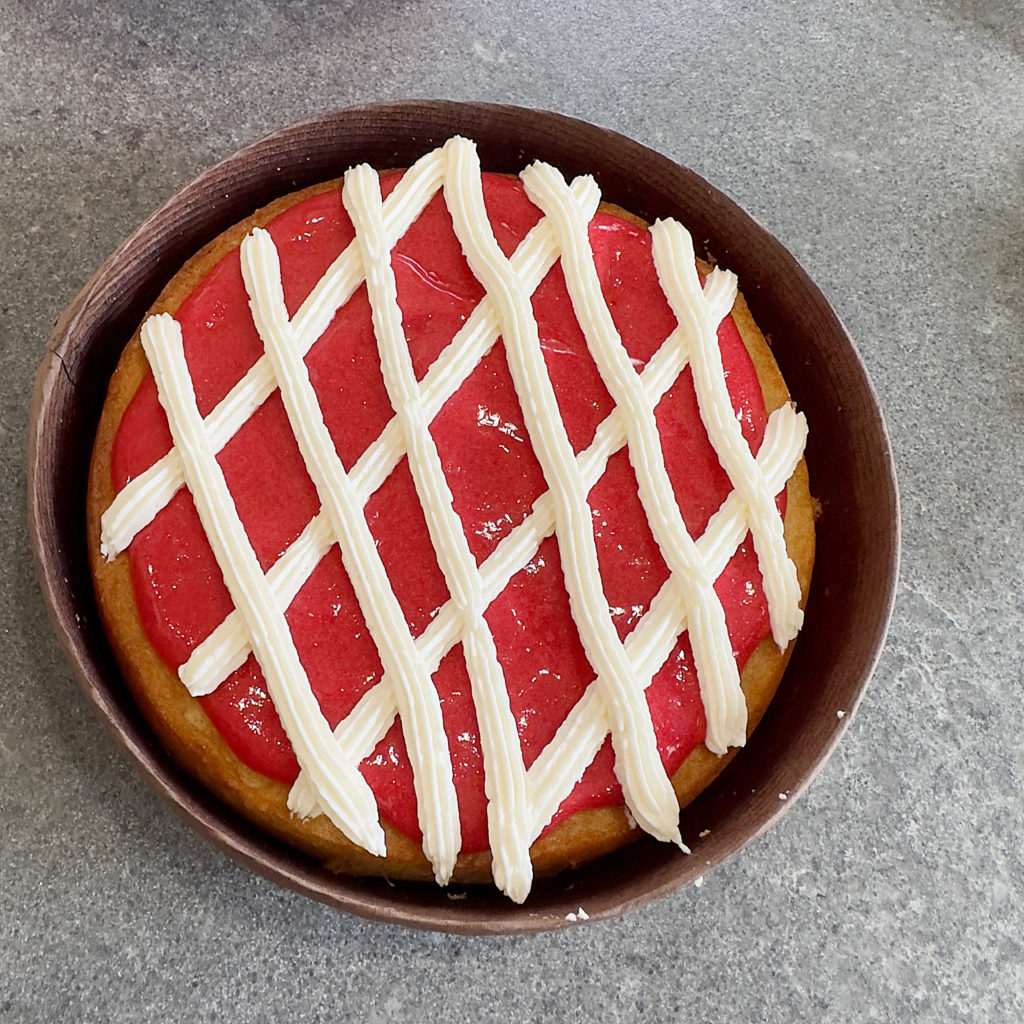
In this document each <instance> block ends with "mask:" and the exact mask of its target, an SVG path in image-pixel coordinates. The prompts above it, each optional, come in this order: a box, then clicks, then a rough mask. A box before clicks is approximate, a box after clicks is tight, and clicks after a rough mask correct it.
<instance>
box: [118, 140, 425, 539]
mask: <svg viewBox="0 0 1024 1024" xmlns="http://www.w3.org/2000/svg"><path fill="white" fill-rule="evenodd" d="M443 166H444V161H443V159H442V155H441V151H440V150H434V151H433V152H431V153H428V154H427V155H426V156H424V157H422V158H421V159H420V160H418V161H417V162H416V163H415V164H414V165H413V166H412V167H411V168H409V170H408V171H407V172H406V174H405V175H404V176H403V177H402V180H401V181H400V182H399V183H398V184H397V185H396V186H395V189H394V191H393V192H392V193H391V195H389V196H388V198H387V201H386V202H385V204H384V208H385V218H386V220H387V230H388V237H389V238H390V239H391V240H392V242H391V244H392V245H394V244H395V242H397V241H398V239H399V238H401V237H402V235H404V234H405V232H406V231H408V230H409V226H410V225H411V224H412V222H413V221H414V220H416V218H417V217H418V216H419V215H420V213H421V212H422V210H423V207H424V206H426V205H427V203H428V202H430V200H431V198H432V197H433V196H434V193H436V192H437V190H438V189H439V188H440V187H441V174H442V170H443ZM361 283H362V261H361V260H360V258H359V253H358V252H357V250H356V248H355V244H354V243H353V244H350V245H348V246H347V247H346V248H345V249H344V250H343V251H342V252H341V254H340V255H339V256H338V257H337V259H336V260H335V261H334V263H333V264H332V265H331V266H330V267H329V268H328V270H327V273H326V274H325V275H324V276H323V278H321V280H320V281H319V282H318V283H317V285H316V287H315V288H314V289H313V290H312V292H310V294H309V296H307V298H306V300H305V302H303V304H302V306H301V307H300V308H299V310H298V311H297V313H296V314H295V333H296V334H297V335H298V336H299V337H300V338H302V339H303V340H305V341H308V344H309V346H310V347H312V345H313V342H315V341H316V339H317V338H319V337H320V335H321V334H323V332H324V331H325V330H327V327H328V325H329V324H330V322H331V320H332V319H333V318H334V315H335V313H337V311H338V310H339V309H340V308H341V307H342V306H343V305H344V304H345V303H346V302H348V300H349V299H350V298H351V297H352V293H353V292H355V290H356V289H357V288H358V287H359V285H360V284H361ZM307 351H308V349H307ZM305 354H306V353H305V352H302V353H301V355H303V356H304V355H305ZM276 386H277V385H276V382H275V380H274V374H273V372H272V370H271V368H270V363H269V362H268V360H267V357H266V356H261V357H260V358H259V359H258V360H257V361H256V362H255V363H254V364H253V365H252V366H251V367H250V368H249V370H248V372H247V373H246V374H245V376H244V377H242V379H241V380H240V381H239V382H238V383H237V384H236V385H235V386H234V387H233V388H232V389H231V391H230V392H229V393H228V394H227V395H226V396H225V397H224V398H223V399H222V400H221V402H220V403H219V404H218V405H217V406H216V408H215V409H214V410H213V412H211V413H210V415H209V416H208V417H207V419H206V432H207V434H208V436H209V438H210V443H211V444H212V445H213V449H214V451H215V452H219V451H220V450H221V448H223V447H224V445H226V444H227V443H228V441H230V440H231V438H232V437H234V436H235V434H236V433H237V432H238V430H239V428H240V427H241V426H242V424H243V423H245V422H246V421H247V420H248V419H249V417H250V416H252V414H253V413H254V412H255V411H256V410H257V409H258V408H259V407H260V406H261V405H262V404H263V403H264V402H265V401H266V400H267V398H269V397H270V395H271V394H272V393H273V391H274V389H275V387H276ZM183 482H184V477H183V476H182V467H181V459H180V457H179V456H178V453H177V452H176V451H175V450H174V449H173V448H172V449H171V450H170V451H169V452H168V453H167V454H166V455H165V456H164V457H163V458H162V459H159V460H157V462H155V463H154V464H153V465H152V466H151V467H150V468H149V469H148V470H147V471H146V472H145V473H143V474H141V475H140V476H138V477H136V478H135V479H133V480H131V481H129V482H128V483H127V484H126V485H125V486H124V487H123V488H122V489H121V490H120V491H119V492H118V494H117V497H116V498H115V499H114V501H113V502H112V503H111V505H110V507H109V508H108V509H107V510H106V511H105V512H104V513H103V518H102V521H101V534H100V550H101V552H102V553H103V555H104V556H105V557H106V558H108V559H109V558H116V557H117V556H118V555H119V554H120V553H121V552H122V551H124V550H125V549H126V548H127V547H128V545H129V544H130V543H131V542H132V538H133V537H134V536H135V534H136V533H138V532H139V530H141V529H142V528H143V527H144V526H146V525H148V524H149V523H150V522H152V520H153V517H154V516H155V515H156V514H157V512H159V511H160V510H161V509H162V508H163V507H164V506H165V505H166V504H167V503H168V502H169V501H170V500H171V498H173V497H174V495H175V494H177V492H178V490H179V489H180V488H181V486H182V484H183Z"/></svg>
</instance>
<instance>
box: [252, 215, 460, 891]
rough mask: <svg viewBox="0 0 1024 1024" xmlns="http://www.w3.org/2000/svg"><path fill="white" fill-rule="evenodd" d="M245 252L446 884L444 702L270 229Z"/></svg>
mask: <svg viewBox="0 0 1024 1024" xmlns="http://www.w3.org/2000/svg"><path fill="white" fill-rule="evenodd" d="M241 258H242V276H243V278H244V280H245V286H246V289H247V291H248V293H249V300H250V308H251V309H252V314H253V322H254V323H255V325H256V329H257V331H258V332H259V335H260V337H261V338H262V339H263V342H264V345H265V346H266V354H267V356H268V357H269V358H270V361H271V364H272V367H273V371H274V375H275V377H276V379H277V382H278V387H279V389H280V393H281V398H282V401H283V403H284V407H285V411H286V413H287V415H288V420H289V422H290V424H291V427H292V430H293V432H294V434H295V439H296V442H297V443H298V446H299V451H300V452H301V453H302V457H303V460H304V462H305V464H306V469H307V471H308V472H309V475H310V478H311V479H312V481H313V483H314V485H315V486H316V490H317V494H318V495H319V497H320V501H321V505H322V508H323V511H324V512H325V513H326V514H327V517H328V520H329V521H330V524H331V529H332V531H333V533H334V535H335V537H336V538H337V540H338V546H339V548H340V551H341V557H342V561H343V563H344V565H345V570H346V572H347V573H348V576H349V579H350V580H351V582H352V586H353V589H354V590H355V593H356V597H357V599H358V601H359V606H360V608H361V610H362V612H363V617H364V619H365V620H366V625H367V629H368V630H369V632H370V635H371V637H372V638H373V641H374V643H375V645H376V647H377V651H378V654H379V656H380V659H381V664H382V665H383V667H384V670H385V672H387V673H388V675H389V676H390V677H391V679H392V681H393V683H394V684H395V686H394V692H395V698H396V701H397V704H398V712H399V715H400V716H401V718H402V728H403V732H404V734H405V737H406V741H407V746H408V750H409V759H410V761H411V763H412V770H413V785H414V788H415V791H416V798H417V808H418V813H419V824H420V828H421V830H422V832H423V851H424V853H425V854H426V856H427V859H428V860H429V861H430V863H431V865H432V867H433V869H434V874H435V877H436V878H437V881H438V882H439V883H440V884H442V885H445V884H447V882H448V880H449V879H450V878H451V874H452V871H453V869H454V867H455V859H456V857H457V856H458V853H459V849H460V847H461V842H462V832H461V827H460V824H459V812H458V800H457V797H456V793H455V783H454V779H453V774H452V762H451V756H450V754H449V751H448V738H447V735H446V734H445V730H444V720H443V718H442V715H441V703H440V699H439V697H438V694H437V690H436V689H435V687H434V685H433V682H432V680H431V678H430V672H429V670H428V668H427V666H426V665H425V663H424V661H423V658H422V657H421V656H420V654H419V651H418V650H417V649H416V645H415V643H414V642H413V638H412V635H411V634H410V632H409V627H408V625H407V624H406V621H405V616H404V614H403V612H402V608H401V605H400V604H399V602H398V598H397V597H396V596H395V593H394V590H393V589H392V587H391V581H390V579H389V578H388V575H387V571H386V570H385V568H384V565H383V563H382V561H381V559H380V555H379V553H378V550H377V546H376V543H375V541H374V538H373V534H372V533H371V532H370V528H369V526H368V525H367V522H366V517H365V515H364V514H363V505H362V503H361V502H360V501H359V496H358V494H357V492H356V489H355V487H354V486H353V484H352V481H351V479H350V478H349V476H348V474H347V473H346V472H345V468H344V466H343V465H342V462H341V459H340V458H339V456H338V453H337V451H336V449H335V447H334V443H333V441H332V439H331V436H330V433H329V432H328V430H327V426H326V424H325V423H324V419H323V414H322V412H321V410H320V404H319V402H318V400H317V397H316V392H315V390H314V388H313V385H312V383H311V381H310V379H309V372H308V370H307V368H306V365H305V363H304V362H303V360H302V357H301V355H300V354H299V347H298V346H297V345H296V344H295V341H294V339H293V336H292V331H291V324H290V322H289V319H288V313H287V308H286V306H285V301H284V289H283V287H282V284H281V271H280V264H279V260H278V254H277V249H276V247H275V246H274V242H273V240H272V239H271V237H270V234H269V233H268V232H266V231H264V230H263V229H262V228H257V229H255V230H254V231H253V232H252V234H251V235H249V236H248V237H247V238H246V239H245V240H244V241H243V242H242V248H241ZM317 788H318V789H319V787H317Z"/></svg>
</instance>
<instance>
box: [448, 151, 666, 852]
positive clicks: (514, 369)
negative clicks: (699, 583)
mask: <svg viewBox="0 0 1024 1024" xmlns="http://www.w3.org/2000/svg"><path fill="white" fill-rule="evenodd" d="M444 148H445V152H446V154H447V156H448V167H447V170H446V174H445V187H444V195H445V201H446V202H447V204H448V209H449V211H450V212H451V216H452V222H453V224H454V227H455V233H456V235H457V236H458V238H459V241H460V242H461V243H462V248H463V251H464V253H465V255H466V258H467V261H468V262H469V265H470V268H471V269H472V271H473V273H474V274H475V275H476V277H477V279H478V280H480V281H481V283H482V284H483V285H484V288H485V289H486V290H487V292H488V294H489V296H490V297H491V300H492V301H493V302H494V303H495V305H496V307H497V309H498V318H499V320H500V321H501V328H502V338H503V341H504V345H505V353H506V357H507V360H508V365H509V370H510V372H511V374H512V379H513V381H514V383H515V388H516V392H517V394H518V396H519V401H520V405H521V407H522V411H523V417H524V420H525V422H526V427H527V431H528V433H529V435H530V441H531V443H532V445H533V449H534V453H535V454H536V456H537V459H538V461H539V462H540V464H541V466H542V468H543V470H544V478H545V480H546V482H547V485H548V488H549V492H550V493H551V495H552V497H553V501H554V506H555V523H556V526H555V532H556V534H557V536H558V544H559V552H560V555H561V561H562V570H563V577H564V580H565V586H566V590H567V591H568V595H569V606H570V608H571V610H572V616H573V620H574V621H575V623H576V627H577V630H578V632H579V635H580V640H581V642H582V644H583V648H584V650H585V651H586V654H587V658H588V660H589V661H590V663H591V665H592V666H593V667H594V669H595V671H596V673H597V678H598V682H599V685H600V686H601V687H602V689H603V690H604V693H605V699H606V701H607V703H608V715H609V718H610V720H611V723H612V743H613V745H614V747H615V754H616V759H615V770H616V774H617V776H618V778H619V781H620V783H621V784H622V790H623V795H624V796H625V799H626V803H627V805H628V806H629V808H630V810H631V811H632V812H633V815H634V817H635V818H636V820H637V821H638V822H640V824H641V825H642V826H643V828H644V829H646V830H647V831H648V832H650V833H651V834H652V835H654V836H656V837H658V838H660V839H665V840H669V841H672V842H676V843H680V842H681V840H680V838H679V828H678V818H679V805H678V802H677V801H676V798H675V793H674V791H673V789H672V784H671V782H670V781H669V779H668V776H667V775H666V774H665V770H664V768H663V766H662V763H661V756H660V755H659V753H658V744H657V740H656V738H655V735H654V726H653V724H652V722H651V715H650V710H649V708H648V707H647V700H646V697H645V695H644V689H643V687H641V686H638V685H637V683H636V681H635V680H634V679H633V678H632V677H631V675H630V671H629V663H628V660H627V658H626V654H625V651H624V649H623V646H622V643H621V641H620V640H619V637H618V634H617V632H616V629H615V624H614V623H613V622H612V619H611V615H610V614H609V611H608V602H607V601H606V599H605V597H604V587H603V585H602V582H601V574H600V571H599V569H598V561H597V548H596V545H595V542H594V533H593V527H592V524H591V516H590V506H589V505H588V504H587V489H586V486H585V484H584V481H583V477H582V474H581V473H580V471H579V467H578V465H577V463H576V456H575V454H574V452H573V450H572V446H571V445H570V443H569V438H568V436H567V434H566V431H565V424H564V423H563V422H562V417H561V414H560V412H559V408H558V401H557V399H556V397H555V392H554V388H553V386H552V384H551V380H550V378H549V377H548V374H547V368H546V366H545V363H544V354H543V352H542V350H541V347H540V338H539V336H538V333H537V323H536V321H535V319H534V317H533V310H532V307H531V305H530V299H529V295H528V294H527V292H526V290H525V289H524V288H523V287H522V283H521V282H520V280H519V278H518V277H517V276H516V274H515V271H514V269H513V268H512V266H511V265H510V263H509V261H508V259H507V258H506V256H505V255H504V253H503V252H502V251H501V248H500V246H499V245H498V242H497V240H496V239H495V237H494V233H493V231H492V229H491V225H490V222H489V221H488V219H487V211H486V208H485V206H484V199H483V187H482V183H481V178H480V164H479V160H478V158H477V154H476V149H475V147H474V146H473V144H472V143H470V142H468V141H467V140H465V139H460V138H454V139H450V140H449V141H448V142H447V143H446V144H445V147H444Z"/></svg>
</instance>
